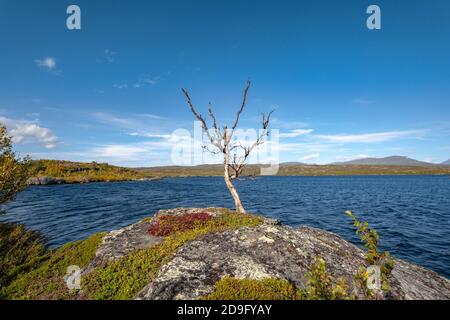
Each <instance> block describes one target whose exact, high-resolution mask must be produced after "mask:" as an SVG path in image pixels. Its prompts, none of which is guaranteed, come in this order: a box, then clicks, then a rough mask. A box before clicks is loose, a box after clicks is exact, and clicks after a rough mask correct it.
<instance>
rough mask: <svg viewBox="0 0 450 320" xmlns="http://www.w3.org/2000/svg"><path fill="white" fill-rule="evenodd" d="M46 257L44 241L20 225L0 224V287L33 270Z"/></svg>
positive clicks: (37, 233) (38, 234)
mask: <svg viewBox="0 0 450 320" xmlns="http://www.w3.org/2000/svg"><path fill="white" fill-rule="evenodd" d="M45 257H46V247H45V241H44V238H43V237H42V235H41V234H40V233H39V232H37V231H32V230H28V229H26V228H25V226H24V225H22V224H16V223H0V287H5V286H7V285H8V284H9V283H10V282H11V281H13V280H14V279H15V278H17V277H18V276H19V275H21V274H23V273H25V272H27V271H28V270H30V269H33V268H35V267H36V266H37V265H38V264H39V263H40V262H41V261H42V260H43V259H45Z"/></svg>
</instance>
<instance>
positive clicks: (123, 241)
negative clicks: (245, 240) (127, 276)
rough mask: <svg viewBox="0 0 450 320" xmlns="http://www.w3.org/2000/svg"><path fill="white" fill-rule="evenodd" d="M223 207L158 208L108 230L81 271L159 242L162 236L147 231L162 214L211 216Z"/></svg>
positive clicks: (87, 270) (90, 269)
mask: <svg viewBox="0 0 450 320" xmlns="http://www.w3.org/2000/svg"><path fill="white" fill-rule="evenodd" d="M224 210H227V209H224V208H205V209H199V208H175V209H169V210H159V211H158V212H157V213H156V214H155V215H154V217H153V219H152V218H146V219H143V220H141V221H139V222H137V223H135V224H132V225H130V226H127V227H125V228H122V229H119V230H113V231H111V232H109V233H108V234H107V235H106V236H105V237H104V238H103V241H102V243H101V245H100V246H99V247H98V249H97V251H96V252H95V258H94V260H92V261H91V262H90V263H89V264H88V266H86V267H85V268H84V269H83V271H82V273H83V274H87V273H89V272H91V271H92V270H93V269H94V268H96V267H98V266H99V265H100V264H102V263H108V262H109V261H111V260H113V259H118V258H121V257H124V256H126V255H127V254H128V253H130V252H131V251H134V250H139V249H145V248H149V247H151V246H153V245H156V244H159V243H161V241H162V240H163V237H155V236H152V235H150V234H149V233H148V229H149V227H150V226H151V225H152V223H153V222H154V221H155V220H156V219H158V218H159V217H162V216H168V215H183V214H192V213H199V212H206V213H208V214H210V215H211V216H217V215H219V214H221V213H223V211H224Z"/></svg>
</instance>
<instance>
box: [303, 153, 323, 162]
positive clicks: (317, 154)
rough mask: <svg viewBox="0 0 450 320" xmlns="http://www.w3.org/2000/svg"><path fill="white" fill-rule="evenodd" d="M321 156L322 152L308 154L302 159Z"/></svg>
mask: <svg viewBox="0 0 450 320" xmlns="http://www.w3.org/2000/svg"><path fill="white" fill-rule="evenodd" d="M319 157H320V153H314V154H308V155H306V156H304V157H303V158H302V160H305V161H306V160H312V159H317V158H319Z"/></svg>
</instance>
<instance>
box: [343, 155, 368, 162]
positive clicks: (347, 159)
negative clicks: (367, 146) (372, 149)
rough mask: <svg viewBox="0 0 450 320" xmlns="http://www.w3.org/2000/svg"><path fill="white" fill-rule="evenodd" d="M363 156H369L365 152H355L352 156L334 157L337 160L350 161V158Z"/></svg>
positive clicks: (361, 157)
mask: <svg viewBox="0 0 450 320" xmlns="http://www.w3.org/2000/svg"><path fill="white" fill-rule="evenodd" d="M364 158H370V156H369V155H367V154H357V155H354V156H337V157H335V159H336V160H337V161H350V160H357V159H364Z"/></svg>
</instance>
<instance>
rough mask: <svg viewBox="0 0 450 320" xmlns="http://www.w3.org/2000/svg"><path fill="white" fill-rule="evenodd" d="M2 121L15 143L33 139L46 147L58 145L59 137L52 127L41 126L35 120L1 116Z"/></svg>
mask: <svg viewBox="0 0 450 320" xmlns="http://www.w3.org/2000/svg"><path fill="white" fill-rule="evenodd" d="M0 123H2V124H4V125H5V126H6V128H7V129H8V132H9V134H10V135H11V136H12V137H13V142H14V143H18V144H20V143H24V142H25V141H27V140H29V139H31V140H34V141H37V142H38V143H39V144H41V145H43V146H44V147H46V148H48V149H51V148H54V147H56V146H57V144H58V142H59V141H58V137H56V136H55V135H54V134H53V132H52V131H51V130H50V129H47V128H43V127H41V126H40V125H39V124H38V123H36V122H35V121H28V120H16V119H9V118H5V117H0Z"/></svg>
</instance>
